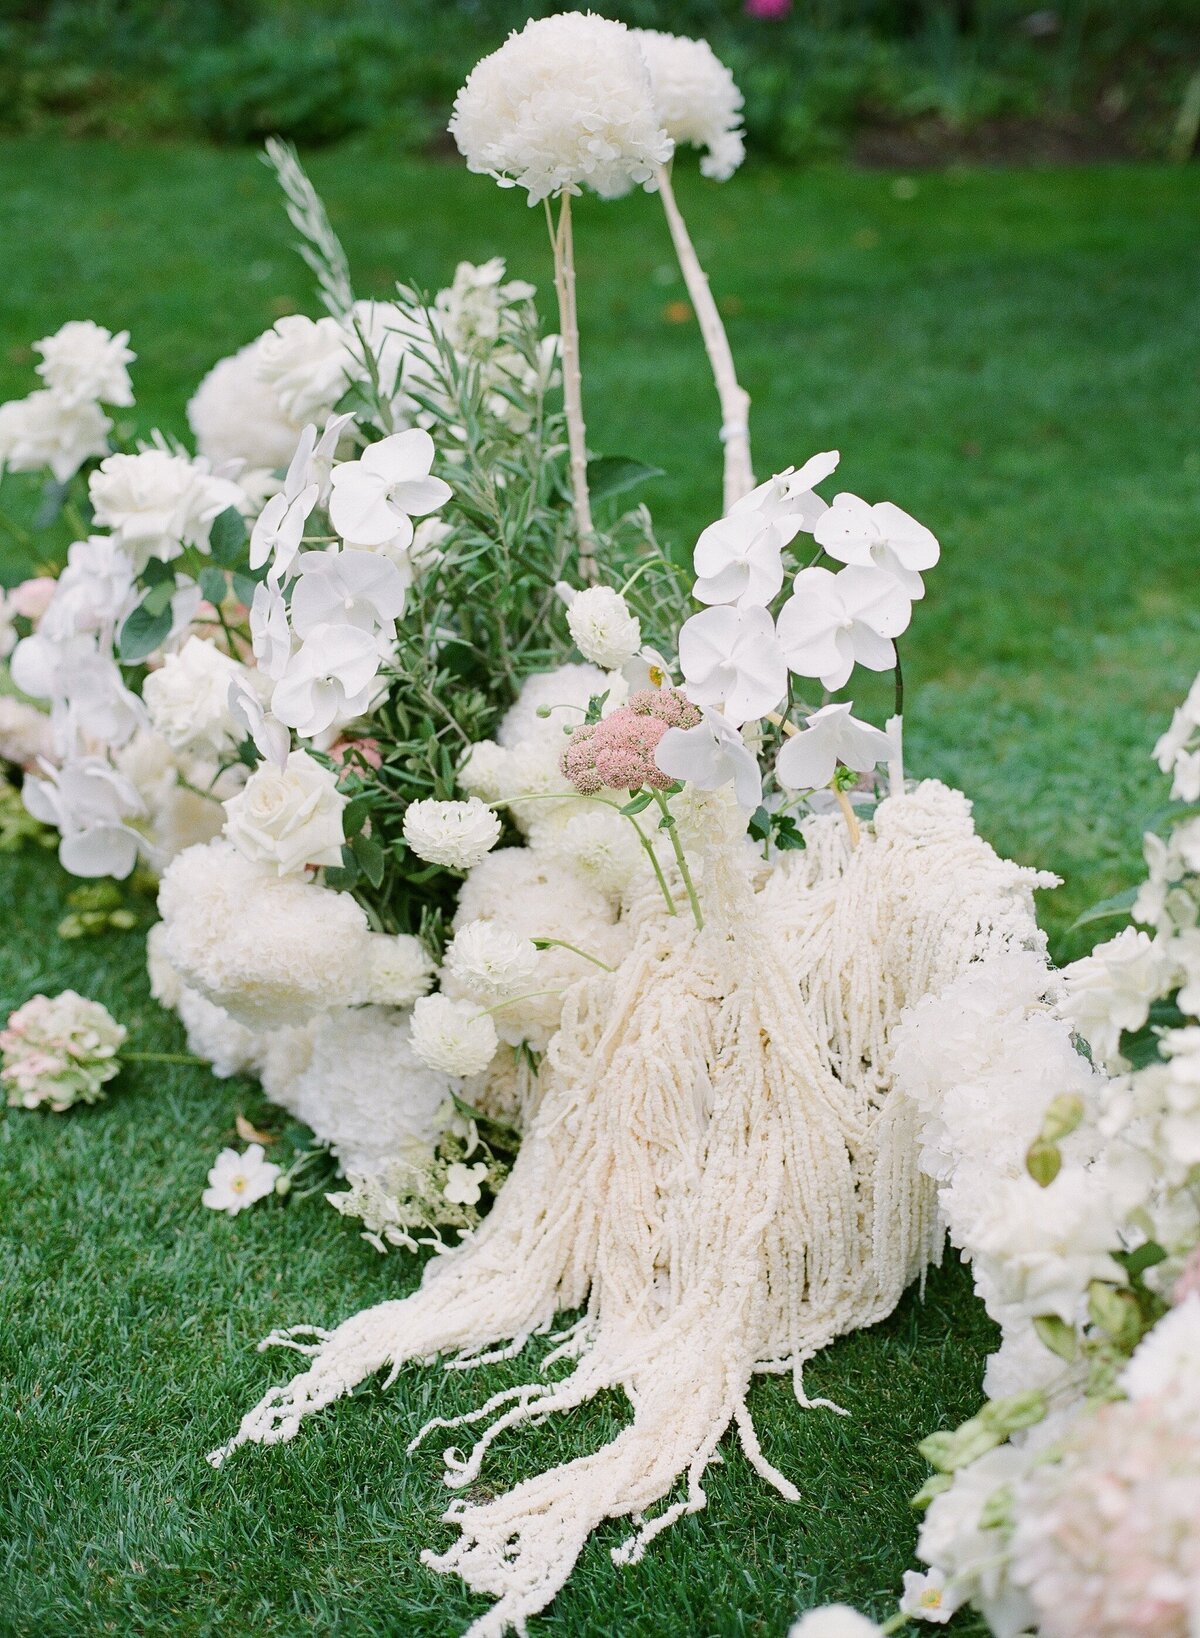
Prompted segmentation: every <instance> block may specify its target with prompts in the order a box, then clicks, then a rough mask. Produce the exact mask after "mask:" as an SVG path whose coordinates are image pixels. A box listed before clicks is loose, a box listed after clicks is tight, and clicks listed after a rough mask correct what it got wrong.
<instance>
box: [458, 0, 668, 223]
mask: <svg viewBox="0 0 1200 1638" xmlns="http://www.w3.org/2000/svg"><path fill="white" fill-rule="evenodd" d="M450 134H451V135H452V136H453V138H454V140H455V142H457V144H458V148H459V152H460V153H461V154H462V155H463V157H464V159H465V160H466V162H467V168H468V170H472V171H482V172H484V173H486V174H487V175H489V176H494V177H495V178H496V180H497V181H498V182H500V183H501V184H502V185H504V186H517V187H522V188H525V189H527V190H528V193H529V203H530V204H531V205H536V204H538V203H539V202H540V201H541V200H542V199H545V198H548V197H549V196H550V195H552V194H559V193H562V192H564V191H569V192H573V193H574V192H578V190H579V187H580V185H581V184H583V185H586V186H587V187H589V188H593V189H595V191H596V192H597V193H598V194H601V195H602V196H603V197H604V198H606V199H612V198H616V197H617V196H618V195H619V194H622V193H627V192H628V191H629V189H630V188H631V187H632V186H633V185H634V184H635V183H639V182H640V183H650V182H652V181H653V179H654V173H655V169H656V168H657V167H658V166H659V165H664V164H665V163H666V162H667V160H668V159H670V157H671V154H672V152H673V149H674V144H673V143H672V141H671V139H670V137H669V136H668V135H667V133H666V131H665V130H664V129H663V127H662V124H661V121H660V119H659V115H658V113H657V111H656V109H655V105H654V96H653V93H652V91H651V87H650V76H649V73H648V71H647V69H646V64H645V60H644V58H643V57H642V53H641V52H640V51H639V49H638V46H637V42H636V40H635V39H634V38H633V36H632V35H631V34H630V32H629V30H628V29H627V28H626V27H625V25H624V24H623V23H616V22H610V21H609V20H608V19H607V18H604V17H596V16H594V15H592V14H591V13H587V14H584V13H582V12H560V13H559V14H558V15H557V16H554V17H542V18H538V19H536V20H534V21H532V22H529V23H526V25H525V27H524V28H523V29H522V30H521V31H520V33H519V34H518V33H514V34H510V35H509V37H508V39H507V40H506V41H505V43H504V44H503V45H502V46H501V47H500V49H499V50H498V51H494V52H492V54H491V55H490V56H488V57H484V58H483V59H482V61H481V62H478V63H476V65H475V67H474V68H473V69H472V70H471V73H470V74H469V76H468V77H467V82H466V84H465V85H464V86H463V88H462V90H461V91H460V92H459V93H458V96H457V97H456V98H455V102H454V116H453V118H452V119H451V121H450Z"/></svg>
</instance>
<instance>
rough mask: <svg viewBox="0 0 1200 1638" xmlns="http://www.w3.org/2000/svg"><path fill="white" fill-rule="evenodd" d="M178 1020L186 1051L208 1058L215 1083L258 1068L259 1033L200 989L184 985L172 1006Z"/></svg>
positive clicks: (260, 1039)
mask: <svg viewBox="0 0 1200 1638" xmlns="http://www.w3.org/2000/svg"><path fill="white" fill-rule="evenodd" d="M175 1011H176V1012H177V1013H178V1014H179V1020H180V1022H181V1023H182V1025H183V1027H184V1029H185V1030H186V1031H187V1046H188V1051H189V1052H194V1053H195V1054H196V1056H197V1057H198V1058H207V1059H208V1061H209V1063H210V1065H211V1066H212V1072H213V1074H214V1075H215V1076H216V1077H217V1079H218V1080H221V1081H226V1080H228V1079H229V1077H230V1076H231V1075H252V1074H254V1073H255V1072H256V1071H257V1069H258V1064H259V1058H260V1054H261V1050H262V1042H263V1036H262V1034H261V1032H259V1031H256V1030H252V1029H247V1028H246V1026H245V1024H239V1023H238V1021H237V1019H236V1018H232V1017H230V1015H229V1013H227V1012H226V1011H225V1009H224V1007H218V1006H216V1005H215V1004H214V1003H213V1002H211V1001H210V1000H209V999H208V997H207V996H205V995H201V994H200V991H199V990H193V989H189V988H188V986H187V985H186V984H185V985H183V987H182V989H181V990H180V993H179V999H178V1000H177V1002H176V1004H175Z"/></svg>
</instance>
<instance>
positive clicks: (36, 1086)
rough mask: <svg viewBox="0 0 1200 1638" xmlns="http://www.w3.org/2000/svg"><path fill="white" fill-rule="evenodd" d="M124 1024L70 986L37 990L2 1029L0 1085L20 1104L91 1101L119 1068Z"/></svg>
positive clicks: (62, 1104) (58, 1105) (58, 1104)
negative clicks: (54, 991)
mask: <svg viewBox="0 0 1200 1638" xmlns="http://www.w3.org/2000/svg"><path fill="white" fill-rule="evenodd" d="M125 1034H126V1032H125V1029H124V1028H123V1026H122V1025H120V1024H118V1023H116V1022H115V1021H114V1020H113V1018H112V1017H111V1015H110V1014H109V1013H108V1012H107V1011H106V1009H105V1008H104V1007H102V1006H101V1005H100V1004H99V1002H98V1001H88V1000H87V999H86V998H85V997H84V996H82V995H77V994H76V992H75V991H74V990H64V991H63V993H62V994H61V995H56V996H53V997H51V996H48V995H35V996H34V997H33V999H32V1000H31V1001H27V1002H26V1003H25V1005H24V1006H23V1007H18V1008H17V1010H16V1012H14V1013H13V1014H12V1016H11V1017H10V1018H9V1020H8V1027H7V1028H6V1029H4V1030H0V1086H3V1088H4V1090H5V1091H6V1092H7V1094H8V1101H9V1103H10V1104H14V1105H16V1106H18V1107H19V1108H23V1109H36V1108H37V1106H38V1105H39V1104H42V1103H44V1104H48V1105H49V1106H50V1108H51V1109H53V1110H55V1111H56V1112H58V1113H61V1112H62V1111H63V1110H64V1109H69V1108H70V1107H71V1105H72V1104H73V1103H94V1102H95V1101H96V1099H97V1098H101V1097H103V1096H104V1084H105V1082H106V1081H110V1080H111V1079H112V1078H113V1076H114V1075H115V1074H116V1073H117V1071H118V1069H119V1068H120V1063H119V1061H118V1058H117V1054H118V1052H119V1051H120V1049H121V1045H122V1043H123V1042H124V1040H125Z"/></svg>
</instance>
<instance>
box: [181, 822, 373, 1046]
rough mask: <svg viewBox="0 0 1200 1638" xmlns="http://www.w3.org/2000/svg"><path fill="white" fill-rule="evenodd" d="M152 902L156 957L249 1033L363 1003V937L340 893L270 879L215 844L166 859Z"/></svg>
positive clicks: (362, 918)
mask: <svg viewBox="0 0 1200 1638" xmlns="http://www.w3.org/2000/svg"><path fill="white" fill-rule="evenodd" d="M158 906H159V910H160V912H161V914H162V918H163V924H164V926H165V928H166V931H165V933H164V934H163V943H162V948H163V953H164V955H165V957H166V959H167V960H169V961H170V963H171V964H172V966H173V967H175V968H176V970H177V971H178V972H179V974H180V975H181V976H182V978H183V980H184V982H185V983H186V984H188V985H190V986H191V987H192V988H194V989H198V990H200V991H201V993H202V994H204V995H206V996H207V997H208V999H209V1000H210V1001H213V1002H215V1003H216V1005H217V1006H219V1007H224V1008H225V1010H226V1011H227V1012H229V1013H230V1014H231V1015H232V1016H233V1017H234V1018H235V1019H237V1021H238V1022H239V1023H243V1024H246V1025H247V1026H248V1027H249V1028H251V1029H278V1028H282V1027H284V1026H285V1025H288V1024H299V1023H303V1022H305V1021H306V1020H307V1019H309V1018H311V1017H313V1016H314V1015H315V1014H317V1013H321V1012H326V1011H328V1010H329V1008H331V1007H338V1006H352V1005H354V1004H355V1003H357V1002H361V1001H363V1000H364V999H365V998H366V993H367V988H368V975H369V968H370V938H371V935H370V933H369V931H368V928H367V918H366V915H365V913H364V912H363V910H362V907H361V906H360V905H358V904H357V903H356V902H355V901H354V899H352V898H351V897H350V895H349V894H348V893H334V892H332V891H330V890H329V889H328V888H324V887H317V886H315V885H314V884H312V883H310V882H307V881H305V880H304V879H303V878H302V877H298V876H283V877H280V876H277V875H276V874H275V872H274V871H273V870H271V869H270V868H269V867H268V866H265V865H261V864H252V863H251V862H250V861H249V860H248V859H244V858H243V857H242V855H241V854H240V853H239V852H238V851H237V849H236V848H235V847H234V846H233V845H232V843H230V842H228V841H226V840H224V839H222V840H220V841H216V842H210V843H209V844H208V845H207V846H205V847H192V848H188V849H187V851H186V852H185V853H181V854H180V855H179V857H178V858H177V859H175V860H174V861H173V862H172V863H171V865H170V866H169V867H168V868H167V870H166V872H165V873H164V875H163V879H162V883H161V886H160V888H159V895H158Z"/></svg>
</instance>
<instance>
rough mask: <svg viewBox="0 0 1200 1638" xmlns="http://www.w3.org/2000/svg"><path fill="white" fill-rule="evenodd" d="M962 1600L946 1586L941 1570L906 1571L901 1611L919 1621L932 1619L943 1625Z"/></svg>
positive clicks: (938, 1624) (935, 1622)
mask: <svg viewBox="0 0 1200 1638" xmlns="http://www.w3.org/2000/svg"><path fill="white" fill-rule="evenodd" d="M961 1603H962V1599H961V1597H959V1596H957V1595H956V1594H955V1592H954V1591H953V1589H951V1588H948V1587H947V1585H946V1576H945V1573H944V1572H943V1571H942V1570H926V1571H925V1572H924V1573H922V1572H921V1571H920V1570H905V1572H904V1591H903V1593H902V1594H901V1597H900V1613H901V1614H902V1615H907V1616H910V1617H911V1618H912V1619H913V1620H916V1621H930V1622H932V1623H933V1625H935V1626H939V1627H940V1626H944V1625H945V1624H946V1622H947V1621H949V1619H950V1617H951V1616H952V1615H953V1614H954V1612H955V1610H956V1609H958V1607H959V1605H960V1604H961Z"/></svg>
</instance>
